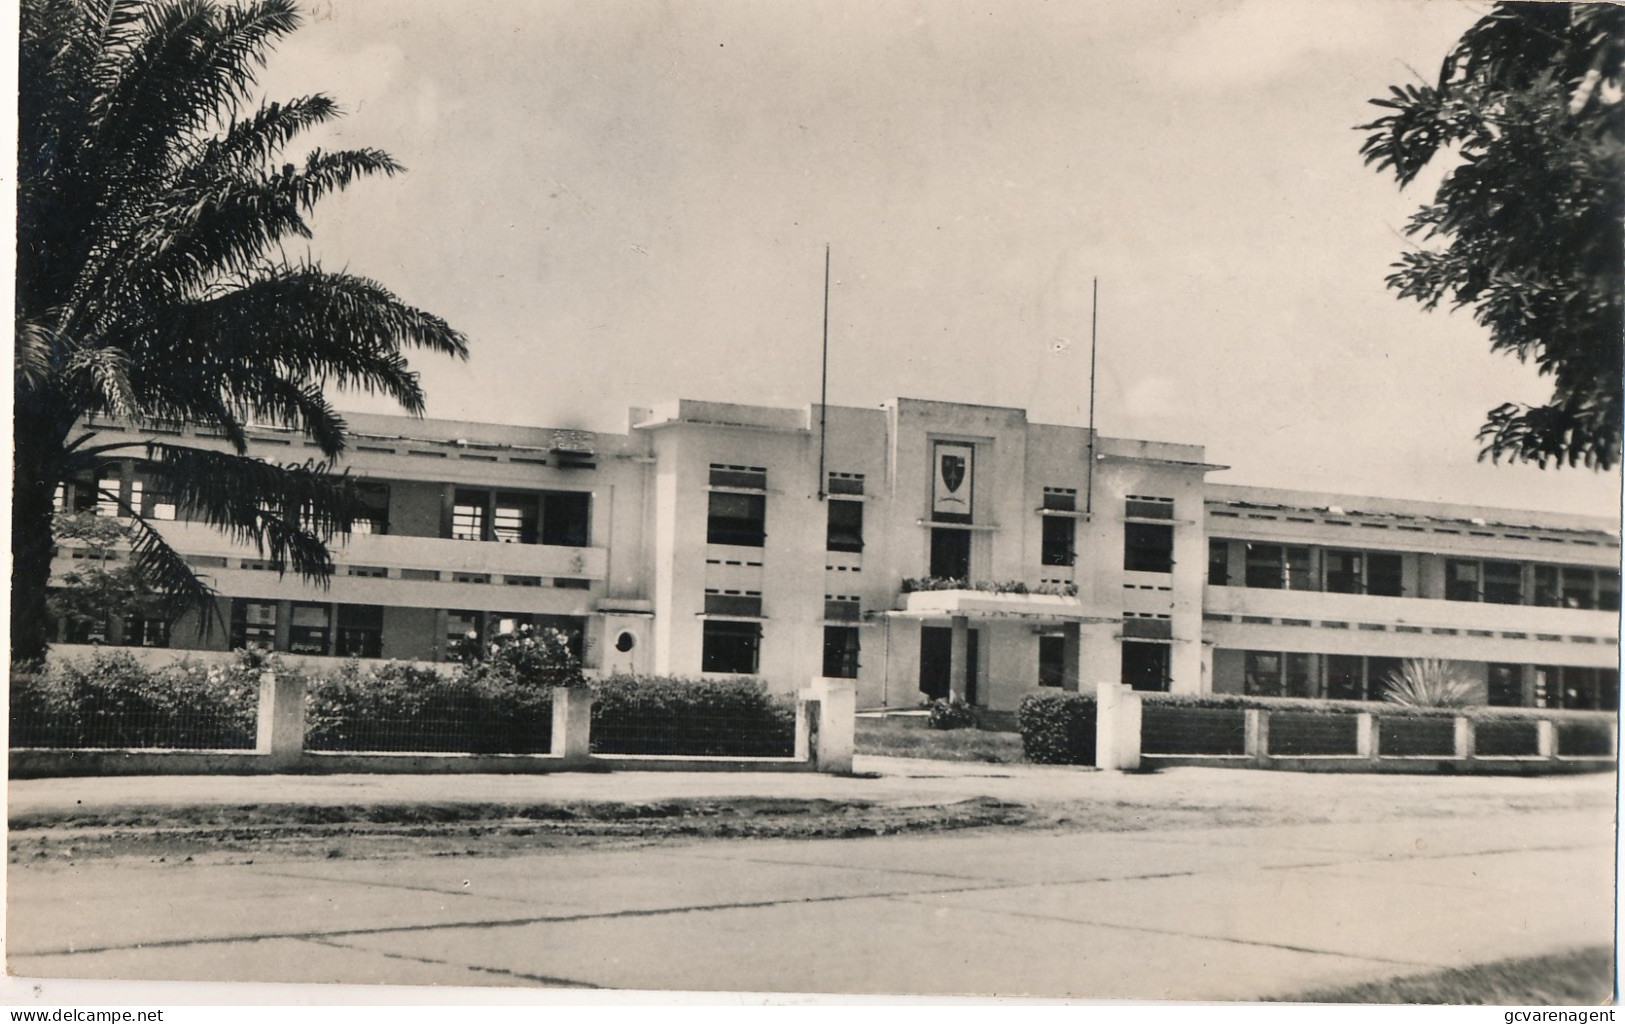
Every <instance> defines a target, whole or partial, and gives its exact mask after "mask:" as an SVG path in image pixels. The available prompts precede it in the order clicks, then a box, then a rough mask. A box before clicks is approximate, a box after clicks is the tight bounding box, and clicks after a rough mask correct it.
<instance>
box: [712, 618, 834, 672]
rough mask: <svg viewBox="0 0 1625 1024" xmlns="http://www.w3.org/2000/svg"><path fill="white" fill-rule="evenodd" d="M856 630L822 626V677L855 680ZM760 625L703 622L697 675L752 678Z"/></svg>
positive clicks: (757, 664)
mask: <svg viewBox="0 0 1625 1024" xmlns="http://www.w3.org/2000/svg"><path fill="white" fill-rule="evenodd" d="M858 650H859V641H858V627H857V626H836V625H831V626H825V627H824V656H823V673H824V675H825V676H828V677H830V678H832V679H856V678H857V676H858ZM761 654H762V624H761V623H760V622H743V621H739V620H734V619H706V620H705V622H704V624H703V625H702V626H701V633H700V671H701V672H726V673H732V674H736V675H755V674H756V673H757V672H758V671H759V670H760V668H761Z"/></svg>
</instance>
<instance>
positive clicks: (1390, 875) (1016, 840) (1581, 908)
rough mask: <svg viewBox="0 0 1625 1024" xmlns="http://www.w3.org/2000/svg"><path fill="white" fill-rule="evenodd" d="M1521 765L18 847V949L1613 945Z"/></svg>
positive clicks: (668, 975) (890, 950) (517, 965)
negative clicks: (767, 810)
mask: <svg viewBox="0 0 1625 1024" xmlns="http://www.w3.org/2000/svg"><path fill="white" fill-rule="evenodd" d="M1269 775H1271V773H1218V777H1222V779H1223V782H1224V785H1225V786H1227V787H1234V786H1243V787H1244V786H1246V785H1248V780H1249V779H1256V780H1260V781H1259V784H1270V785H1274V784H1279V783H1278V779H1277V781H1276V782H1273V783H1271V782H1269V781H1268V778H1267V777H1268V776H1269ZM1095 777H1096V778H1097V779H1105V778H1106V777H1105V776H1100V775H1096V776H1095ZM1196 778H1198V779H1201V778H1203V776H1196ZM1207 779H1208V781H1207V783H1206V784H1207V786H1209V787H1210V788H1211V787H1212V786H1213V785H1214V784H1215V783H1214V781H1213V777H1207ZM1120 781H1121V780H1120V779H1118V778H1116V777H1113V779H1112V781H1111V782H1110V784H1111V785H1117V784H1118V782H1120ZM1429 781H1430V782H1431V783H1432V785H1433V786H1434V787H1437V788H1438V792H1439V793H1441V794H1448V793H1449V792H1453V790H1452V789H1451V787H1453V786H1459V785H1461V784H1467V786H1468V790H1469V791H1473V792H1476V791H1474V790H1473V789H1472V785H1473V783H1475V782H1476V781H1477V780H1466V779H1462V780H1448V779H1440V780H1429ZM1503 782H1504V783H1506V784H1510V783H1513V782H1519V783H1522V784H1524V785H1526V786H1528V787H1529V788H1528V789H1527V791H1526V793H1527V799H1525V800H1522V801H1520V800H1518V799H1502V801H1501V805H1502V809H1501V811H1500V812H1499V813H1496V814H1492V815H1481V816H1475V817H1415V818H1408V819H1393V820H1386V821H1380V822H1375V821H1336V822H1329V823H1321V824H1307V825H1275V826H1268V827H1252V828H1246V827H1239V828H1224V829H1201V830H1193V829H1183V830H1172V829H1170V830H1163V831H1155V832H1137V833H1122V832H1118V833H1084V832H1066V833H1045V832H1033V831H1023V830H1005V831H996V832H995V831H978V832H974V833H961V834H946V835H931V836H910V837H894V838H873V839H862V840H817V841H776V840H775V841H767V840H738V841H733V840H729V841H707V842H698V843H693V844H690V845H673V846H663V847H660V848H653V849H612V850H605V849H591V850H551V851H545V852H538V853H535V854H526V855H520V856H508V857H501V858H494V857H493V858H481V857H456V858H447V857H411V856H403V857H392V858H388V859H377V860H357V861H340V860H321V861H315V860H308V859H307V860H300V859H292V858H288V859H278V860H267V859H264V858H261V859H259V860H258V861H256V862H255V863H251V864H211V865H186V864H181V865H176V864H173V863H166V864H153V863H146V862H136V863H132V862H131V861H128V860H125V861H86V862H84V863H82V864H75V865H73V866H71V867H70V866H68V865H65V864H53V865H50V866H36V865H29V864H23V865H13V866H12V868H11V870H10V875H9V890H10V893H9V895H10V899H9V934H8V938H9V944H8V945H9V949H8V959H9V966H10V969H11V970H12V971H13V972H15V973H18V974H22V975H27V976H34V977H61V978H85V977H98V978H144V979H188V980H205V979H206V980H235V981H297V982H352V983H382V984H412V985H424V984H429V985H435V984H450V985H481V986H483V985H544V986H586V987H608V988H620V989H686V990H732V991H760V992H797V991H800V992H824V993H840V992H847V993H878V992H894V993H909V994H979V995H995V994H996V995H1032V996H1055V997H1074V998H1131V999H1165V998H1174V999H1202V1000H1226V999H1253V998H1257V997H1260V996H1265V995H1272V994H1287V993H1291V992H1295V991H1302V990H1304V989H1306V988H1311V987H1318V986H1325V985H1334V984H1341V983H1352V982H1356V981H1362V980H1367V979H1372V978H1376V977H1382V976H1389V975H1396V974H1407V973H1416V972H1419V971H1425V970H1429V969H1432V968H1435V967H1441V966H1455V965H1464V964H1469V963H1475V962H1481V961H1484V960H1488V959H1495V958H1500V957H1506V956H1519V955H1528V954H1534V953H1541V952H1547V951H1552V950H1556V949H1561V948H1567V947H1570V946H1576V945H1587V944H1596V943H1608V942H1611V941H1612V936H1613V899H1612V887H1613V867H1614V851H1613V842H1614V836H1613V822H1612V815H1611V813H1609V811H1608V810H1607V809H1606V808H1604V809H1602V810H1600V811H1599V810H1598V809H1596V808H1595V807H1593V808H1591V809H1574V808H1572V807H1571V808H1567V809H1562V810H1547V809H1540V808H1541V801H1540V796H1541V792H1542V790H1541V786H1542V782H1541V780H1534V781H1531V780H1503ZM1101 784H1102V785H1106V784H1107V783H1106V782H1102V783H1101ZM1317 784H1318V783H1317ZM1407 785H1408V784H1407ZM1566 785H1569V786H1573V785H1577V784H1576V783H1566ZM1578 785H1583V786H1585V787H1587V790H1586V791H1588V792H1589V791H1590V790H1591V789H1595V790H1596V791H1597V792H1598V793H1602V792H1605V788H1606V787H1611V785H1612V777H1611V776H1609V777H1598V778H1593V779H1591V780H1590V781H1588V782H1585V783H1582V784H1578ZM1406 791H1407V792H1409V790H1406ZM14 795H15V790H14ZM1520 804H1526V805H1527V806H1529V807H1530V808H1534V809H1528V810H1517V809H1516V807H1517V806H1518V805H1520Z"/></svg>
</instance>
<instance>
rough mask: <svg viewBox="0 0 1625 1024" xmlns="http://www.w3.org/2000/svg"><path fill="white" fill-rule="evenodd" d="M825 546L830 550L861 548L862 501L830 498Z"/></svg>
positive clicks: (859, 549) (858, 549) (854, 549)
mask: <svg viewBox="0 0 1625 1024" xmlns="http://www.w3.org/2000/svg"><path fill="white" fill-rule="evenodd" d="M825 546H826V547H827V548H828V550H830V551H862V550H863V502H861V501H839V500H837V499H834V498H831V499H830V501H829V529H828V532H827V536H826V538H825Z"/></svg>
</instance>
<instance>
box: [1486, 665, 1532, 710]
mask: <svg viewBox="0 0 1625 1024" xmlns="http://www.w3.org/2000/svg"><path fill="white" fill-rule="evenodd" d="M1486 680H1487V682H1488V684H1489V686H1488V689H1489V701H1490V703H1491V704H1494V705H1497V706H1499V707H1509V708H1515V707H1519V706H1521V705H1522V704H1523V666H1522V665H1497V664H1491V665H1490V666H1489V671H1488V673H1487V675H1486Z"/></svg>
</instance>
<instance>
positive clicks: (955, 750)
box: [856, 718, 1026, 764]
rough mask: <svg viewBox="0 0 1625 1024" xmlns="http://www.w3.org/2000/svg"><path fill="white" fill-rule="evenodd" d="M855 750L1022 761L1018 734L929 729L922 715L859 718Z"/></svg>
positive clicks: (888, 754)
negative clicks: (920, 716)
mask: <svg viewBox="0 0 1625 1024" xmlns="http://www.w3.org/2000/svg"><path fill="white" fill-rule="evenodd" d="M856 750H857V752H858V753H860V754H878V755H881V756H884V757H922V758H931V759H933V760H937V761H981V762H986V763H989V764H1015V763H1017V762H1021V761H1024V760H1026V759H1025V758H1024V757H1023V756H1022V753H1021V734H1020V733H1014V732H991V731H988V730H984V729H931V728H927V727H926V725H925V720H924V719H923V718H860V719H858V720H857V746H856Z"/></svg>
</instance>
